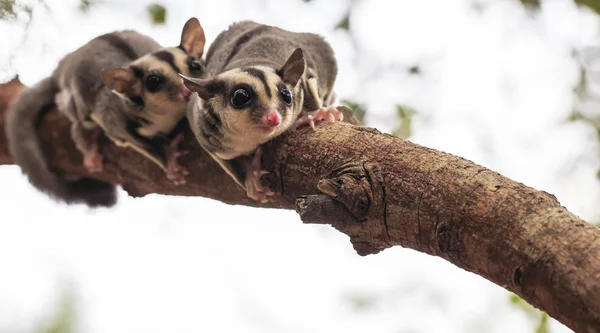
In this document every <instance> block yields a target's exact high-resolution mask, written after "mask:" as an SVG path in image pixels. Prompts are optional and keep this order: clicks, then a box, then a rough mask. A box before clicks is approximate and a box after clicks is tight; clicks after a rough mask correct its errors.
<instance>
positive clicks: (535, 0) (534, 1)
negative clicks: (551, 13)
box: [519, 0, 540, 9]
mask: <svg viewBox="0 0 600 333" xmlns="http://www.w3.org/2000/svg"><path fill="white" fill-rule="evenodd" d="M519 1H521V3H522V4H523V6H525V8H527V9H540V0H519Z"/></svg>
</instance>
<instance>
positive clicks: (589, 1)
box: [575, 0, 600, 14]
mask: <svg viewBox="0 0 600 333" xmlns="http://www.w3.org/2000/svg"><path fill="white" fill-rule="evenodd" d="M575 3H577V4H579V5H585V6H588V7H589V8H591V9H592V10H593V11H595V12H596V13H598V14H600V0H575Z"/></svg>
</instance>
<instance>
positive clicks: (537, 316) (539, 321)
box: [510, 294, 550, 333]
mask: <svg viewBox="0 0 600 333" xmlns="http://www.w3.org/2000/svg"><path fill="white" fill-rule="evenodd" d="M510 303H511V304H513V305H514V306H516V307H518V308H519V309H521V310H523V311H524V312H525V313H526V314H527V315H528V316H529V317H530V318H531V319H532V320H534V321H536V326H535V328H534V331H533V332H534V333H550V316H548V314H546V313H545V312H542V311H540V310H538V309H536V308H534V307H533V306H531V305H529V303H527V302H526V301H525V300H523V299H522V298H521V297H519V296H517V295H515V294H510Z"/></svg>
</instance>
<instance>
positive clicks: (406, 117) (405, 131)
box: [392, 105, 417, 139]
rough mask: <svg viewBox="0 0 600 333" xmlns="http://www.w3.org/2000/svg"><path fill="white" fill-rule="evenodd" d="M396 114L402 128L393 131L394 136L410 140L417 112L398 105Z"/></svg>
mask: <svg viewBox="0 0 600 333" xmlns="http://www.w3.org/2000/svg"><path fill="white" fill-rule="evenodd" d="M396 114H397V116H398V118H399V119H400V126H398V128H396V129H395V130H393V131H392V135H394V136H397V137H399V138H401V139H408V138H409V137H410V136H411V134H412V118H413V116H414V115H415V114H417V111H415V110H414V109H412V108H410V107H407V106H403V105H396Z"/></svg>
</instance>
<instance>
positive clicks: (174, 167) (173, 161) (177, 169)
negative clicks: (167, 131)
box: [166, 133, 190, 185]
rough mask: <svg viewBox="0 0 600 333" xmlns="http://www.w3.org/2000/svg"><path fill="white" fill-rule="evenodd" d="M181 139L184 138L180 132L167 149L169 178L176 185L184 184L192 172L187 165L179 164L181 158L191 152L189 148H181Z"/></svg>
mask: <svg viewBox="0 0 600 333" xmlns="http://www.w3.org/2000/svg"><path fill="white" fill-rule="evenodd" d="M181 140H183V133H180V134H178V135H177V136H176V137H175V139H173V141H171V143H170V144H169V147H168V149H167V166H166V168H167V178H168V179H169V180H171V181H172V182H173V183H174V184H175V185H184V184H185V183H186V179H185V177H186V176H187V175H189V174H190V172H189V171H188V170H187V169H186V168H185V167H183V166H182V165H181V164H179V158H180V157H181V156H184V155H187V154H188V153H189V151H187V150H180V149H179V143H180V142H181Z"/></svg>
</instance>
